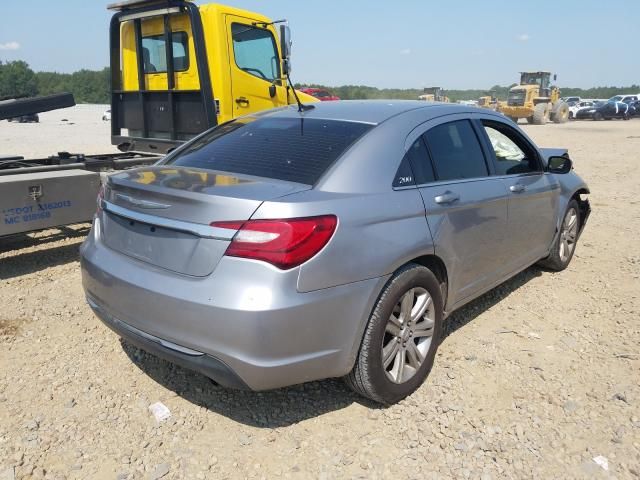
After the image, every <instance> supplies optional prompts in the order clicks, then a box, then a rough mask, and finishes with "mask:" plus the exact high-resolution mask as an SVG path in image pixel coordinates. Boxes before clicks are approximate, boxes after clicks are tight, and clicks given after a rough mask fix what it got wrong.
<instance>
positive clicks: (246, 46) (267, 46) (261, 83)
mask: <svg viewBox="0 0 640 480" xmlns="http://www.w3.org/2000/svg"><path fill="white" fill-rule="evenodd" d="M253 22H254V20H251V19H248V18H244V17H238V16H235V15H227V16H226V23H227V39H228V49H229V58H230V60H231V61H230V62H229V69H230V74H231V75H230V76H231V92H232V99H233V103H234V106H233V111H234V117H239V116H242V115H247V114H249V113H252V112H258V111H261V110H267V109H269V108H274V107H279V106H282V105H285V104H286V103H287V92H286V88H285V87H284V86H283V85H284V82H283V81H282V69H281V62H280V54H279V50H278V47H277V40H276V37H275V35H274V31H273V29H269V28H262V27H259V26H255V25H252V23H253Z"/></svg>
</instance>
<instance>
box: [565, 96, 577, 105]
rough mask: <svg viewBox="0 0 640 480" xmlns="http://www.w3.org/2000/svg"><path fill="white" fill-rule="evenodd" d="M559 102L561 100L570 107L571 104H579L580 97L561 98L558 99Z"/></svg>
mask: <svg viewBox="0 0 640 480" xmlns="http://www.w3.org/2000/svg"><path fill="white" fill-rule="evenodd" d="M560 100H562V101H563V102H565V103H568V104H569V105H571V104H572V103H579V102H580V101H582V99H581V98H580V97H562V98H560Z"/></svg>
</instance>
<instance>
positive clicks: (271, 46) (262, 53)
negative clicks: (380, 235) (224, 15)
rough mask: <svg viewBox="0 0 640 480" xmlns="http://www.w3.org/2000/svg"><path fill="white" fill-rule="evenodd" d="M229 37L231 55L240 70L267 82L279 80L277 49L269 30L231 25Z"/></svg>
mask: <svg viewBox="0 0 640 480" xmlns="http://www.w3.org/2000/svg"><path fill="white" fill-rule="evenodd" d="M231 36H232V38H233V55H234V57H235V61H236V65H237V66H238V68H239V69H240V70H243V71H245V72H247V73H249V74H251V75H253V76H254V77H258V78H261V79H263V80H267V81H269V82H272V81H274V80H276V79H278V78H280V61H279V57H278V49H277V47H276V41H275V39H274V38H273V35H271V32H270V31H269V30H265V29H263V28H256V27H252V26H249V25H243V24H241V23H233V24H231Z"/></svg>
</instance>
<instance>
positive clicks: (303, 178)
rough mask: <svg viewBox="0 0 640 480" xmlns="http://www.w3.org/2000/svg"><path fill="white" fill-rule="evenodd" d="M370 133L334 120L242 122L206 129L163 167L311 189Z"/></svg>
mask: <svg viewBox="0 0 640 480" xmlns="http://www.w3.org/2000/svg"><path fill="white" fill-rule="evenodd" d="M371 128H373V125H371V124H367V123H358V122H344V121H338V120H320V119H303V118H273V117H263V118H256V117H243V118H240V119H238V120H235V121H233V122H230V123H227V124H224V125H221V126H219V127H217V128H215V129H213V130H211V131H210V132H209V133H207V134H205V135H204V136H202V137H200V138H199V139H198V140H197V141H195V142H194V143H192V144H191V145H190V146H189V147H187V148H186V149H185V150H183V151H181V152H180V153H178V154H177V155H176V156H175V157H173V158H171V159H169V161H168V162H167V163H169V164H173V165H177V166H184V167H195V168H203V169H207V170H216V171H222V172H228V173H234V174H244V175H253V176H258V177H267V178H274V179H278V180H286V181H290V182H297V183H304V184H307V185H313V184H315V183H316V182H317V181H318V180H319V179H320V177H321V176H322V175H323V174H324V173H325V172H326V171H327V170H328V168H329V167H330V166H331V165H332V164H333V162H335V161H336V160H337V159H338V158H339V157H340V156H341V155H342V154H343V153H344V152H345V151H346V150H347V149H348V148H349V146H351V145H352V144H353V143H354V142H355V141H356V140H358V139H359V138H360V137H361V136H362V135H364V134H365V133H367V132H368V131H369V130H370V129H371Z"/></svg>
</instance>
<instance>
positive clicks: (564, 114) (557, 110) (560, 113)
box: [551, 101, 569, 123]
mask: <svg viewBox="0 0 640 480" xmlns="http://www.w3.org/2000/svg"><path fill="white" fill-rule="evenodd" d="M551 117H552V118H553V123H566V122H568V121H569V105H567V104H566V103H565V102H562V101H557V102H556V104H555V105H554V106H553V111H552V114H551Z"/></svg>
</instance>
